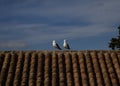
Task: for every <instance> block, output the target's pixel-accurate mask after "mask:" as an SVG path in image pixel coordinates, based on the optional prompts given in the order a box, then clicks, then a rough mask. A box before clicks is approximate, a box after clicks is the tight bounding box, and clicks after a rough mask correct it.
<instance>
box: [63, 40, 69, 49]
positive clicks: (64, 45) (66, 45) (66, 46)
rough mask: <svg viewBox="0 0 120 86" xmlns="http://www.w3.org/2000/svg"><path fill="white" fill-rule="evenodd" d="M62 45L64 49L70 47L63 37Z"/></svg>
mask: <svg viewBox="0 0 120 86" xmlns="http://www.w3.org/2000/svg"><path fill="white" fill-rule="evenodd" d="M63 47H64V48H66V49H70V46H69V44H68V43H67V40H65V39H64V43H63Z"/></svg>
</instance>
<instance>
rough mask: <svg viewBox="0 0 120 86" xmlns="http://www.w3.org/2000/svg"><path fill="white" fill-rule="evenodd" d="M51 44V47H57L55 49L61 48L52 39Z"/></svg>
mask: <svg viewBox="0 0 120 86" xmlns="http://www.w3.org/2000/svg"><path fill="white" fill-rule="evenodd" d="M52 44H53V47H54V48H57V49H59V50H61V48H60V47H59V45H58V44H57V43H56V42H55V40H53V42H52Z"/></svg>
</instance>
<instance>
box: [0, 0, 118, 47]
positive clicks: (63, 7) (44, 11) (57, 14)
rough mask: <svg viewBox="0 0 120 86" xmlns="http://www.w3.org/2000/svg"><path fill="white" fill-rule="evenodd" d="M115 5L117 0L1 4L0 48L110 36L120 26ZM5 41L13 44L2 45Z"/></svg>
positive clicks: (35, 1)
mask: <svg viewBox="0 0 120 86" xmlns="http://www.w3.org/2000/svg"><path fill="white" fill-rule="evenodd" d="M119 3H120V1H119V0H115V1H113V0H101V1H98V0H91V1H89V0H86V1H82V0H75V1H72V0H70V1H68V0H67V1H63V0H62V1H49V0H46V1H44V0H40V1H38V0H30V1H29V0H26V1H21V2H11V3H9V4H8V3H7V4H5V3H4V5H1V8H0V12H1V13H2V14H0V16H1V17H0V19H1V20H0V28H1V29H0V39H2V41H3V42H1V45H2V46H4V47H5V46H7V47H19V46H20V47H25V46H26V45H29V44H36V43H45V42H48V41H50V40H52V39H64V38H71V39H73V38H84V37H90V36H91V37H93V36H98V35H102V34H106V33H109V34H110V33H112V31H113V27H114V25H116V24H119V23H120V22H119V20H120V15H119V14H120V9H119V7H120V5H119ZM6 40H13V41H7V42H6V43H4V41H6ZM19 40H20V41H19ZM27 43H29V44H27ZM2 46H1V47H2Z"/></svg>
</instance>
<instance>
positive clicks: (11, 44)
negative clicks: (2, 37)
mask: <svg viewBox="0 0 120 86" xmlns="http://www.w3.org/2000/svg"><path fill="white" fill-rule="evenodd" d="M26 46H27V45H26V43H25V42H23V41H21V40H9V41H6V42H0V48H13V49H14V48H25V47H26Z"/></svg>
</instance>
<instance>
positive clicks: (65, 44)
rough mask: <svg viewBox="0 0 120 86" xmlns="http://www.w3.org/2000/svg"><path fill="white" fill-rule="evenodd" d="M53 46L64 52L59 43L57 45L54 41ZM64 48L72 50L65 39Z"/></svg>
mask: <svg viewBox="0 0 120 86" xmlns="http://www.w3.org/2000/svg"><path fill="white" fill-rule="evenodd" d="M52 44H53V47H54V48H57V49H59V50H62V49H61V48H60V46H59V45H58V43H56V41H55V40H53V42H52ZM63 47H64V48H65V49H70V46H69V44H68V43H67V40H65V39H64V42H63Z"/></svg>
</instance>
